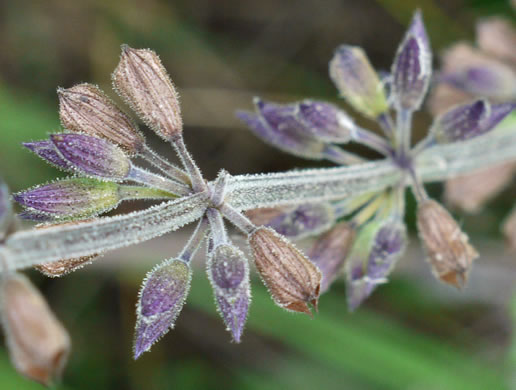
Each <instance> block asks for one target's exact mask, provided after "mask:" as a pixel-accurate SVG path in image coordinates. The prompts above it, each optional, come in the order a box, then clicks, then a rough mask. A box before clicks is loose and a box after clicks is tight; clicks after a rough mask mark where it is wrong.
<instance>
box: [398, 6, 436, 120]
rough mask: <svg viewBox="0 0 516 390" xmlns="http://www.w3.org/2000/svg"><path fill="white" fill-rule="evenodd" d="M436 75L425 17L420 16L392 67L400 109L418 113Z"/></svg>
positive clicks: (417, 14)
mask: <svg viewBox="0 0 516 390" xmlns="http://www.w3.org/2000/svg"><path fill="white" fill-rule="evenodd" d="M431 74H432V53H431V50H430V46H429V41H428V36H427V34H426V32H425V27H424V24H423V20H422V19H421V13H420V12H416V14H415V15H414V18H413V19H412V23H411V25H410V27H409V29H408V31H407V34H406V36H405V38H404V39H403V42H402V43H401V45H400V46H399V47H398V51H397V53H396V57H395V59H394V63H393V65H392V78H393V81H392V96H393V97H394V101H395V104H396V106H397V107H398V108H401V109H406V110H417V109H418V108H419V107H420V106H421V102H422V101H423V98H424V97H425V95H426V91H427V89H428V84H429V81H430V76H431Z"/></svg>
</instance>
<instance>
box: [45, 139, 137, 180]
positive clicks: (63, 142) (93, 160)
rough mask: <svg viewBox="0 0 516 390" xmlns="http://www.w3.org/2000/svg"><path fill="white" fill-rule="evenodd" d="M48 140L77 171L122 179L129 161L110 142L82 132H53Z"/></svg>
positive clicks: (128, 166)
mask: <svg viewBox="0 0 516 390" xmlns="http://www.w3.org/2000/svg"><path fill="white" fill-rule="evenodd" d="M50 140H51V141H52V143H53V144H54V146H55V147H56V148H57V150H59V152H60V153H61V155H62V156H63V157H64V158H65V159H66V160H67V161H68V163H69V164H70V165H71V166H72V167H73V168H74V169H75V170H77V171H79V172H81V173H83V174H85V175H91V176H96V177H101V178H104V179H108V180H113V181H121V180H124V179H125V178H126V177H127V175H128V174H129V170H130V168H131V162H130V160H129V158H128V157H127V156H126V155H125V154H124V152H123V151H122V150H121V149H120V148H119V147H117V146H115V145H113V144H112V143H110V142H108V141H106V140H104V139H101V138H97V137H92V136H89V135H84V134H72V133H70V134H53V135H51V136H50Z"/></svg>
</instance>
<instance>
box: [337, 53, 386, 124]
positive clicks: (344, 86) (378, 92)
mask: <svg viewBox="0 0 516 390" xmlns="http://www.w3.org/2000/svg"><path fill="white" fill-rule="evenodd" d="M330 77H331V78H332V80H333V82H334V83H335V85H336V86H337V89H338V90H339V92H340V94H341V95H342V97H344V98H345V99H347V101H348V102H349V104H351V106H353V108H354V109H355V110H357V111H359V112H360V113H362V114H363V115H365V116H368V117H371V118H373V119H376V118H377V117H378V116H379V115H380V114H383V113H384V112H386V111H387V109H388V104H387V99H386V97H385V91H384V88H383V85H382V83H381V81H380V79H379V78H378V75H377V74H376V72H375V70H374V69H373V67H372V66H371V64H370V63H369V60H368V58H367V56H366V54H365V53H364V51H363V50H362V49H361V48H359V47H353V46H346V45H342V46H340V47H339V48H338V49H337V51H336V52H335V55H334V56H333V59H332V60H331V61H330Z"/></svg>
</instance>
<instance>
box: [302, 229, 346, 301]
mask: <svg viewBox="0 0 516 390" xmlns="http://www.w3.org/2000/svg"><path fill="white" fill-rule="evenodd" d="M354 239H355V229H353V228H352V227H351V226H350V224H349V223H347V222H340V223H338V224H336V225H335V226H334V227H333V228H332V229H331V230H329V231H328V232H326V233H324V234H323V235H322V236H321V237H319V238H318V239H317V241H315V243H314V244H313V246H312V247H311V248H310V250H309V251H308V258H309V259H310V260H312V262H313V263H314V264H315V265H316V266H317V267H318V268H319V270H320V271H321V273H322V281H321V294H322V293H324V292H326V291H327V290H328V289H329V288H330V286H331V284H332V283H333V282H334V281H335V279H336V278H337V277H338V275H339V273H340V271H341V270H342V266H343V264H344V261H345V260H346V258H347V257H348V254H349V251H350V249H351V247H352V245H353V240H354Z"/></svg>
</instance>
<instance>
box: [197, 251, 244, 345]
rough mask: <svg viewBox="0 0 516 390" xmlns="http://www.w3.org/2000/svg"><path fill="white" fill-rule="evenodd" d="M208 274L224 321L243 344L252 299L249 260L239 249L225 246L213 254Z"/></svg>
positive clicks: (237, 340) (210, 258)
mask: <svg viewBox="0 0 516 390" xmlns="http://www.w3.org/2000/svg"><path fill="white" fill-rule="evenodd" d="M207 271H208V278H209V279H210V282H211V286H212V288H213V292H214V294H215V301H216V303H217V307H218V309H219V312H220V314H221V315H222V319H223V320H224V323H225V324H226V326H227V328H228V330H229V331H230V332H231V334H232V335H233V340H234V341H235V342H237V343H239V342H240V338H241V336H242V332H243V330H244V325H245V322H246V319H247V312H248V310H249V303H250V299H251V294H250V290H249V266H248V264H247V259H246V258H245V256H244V254H243V253H242V251H241V250H239V249H238V248H237V247H235V246H233V245H230V244H221V245H218V246H217V247H216V248H215V249H213V250H212V251H211V252H210V254H209V258H208V262H207Z"/></svg>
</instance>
